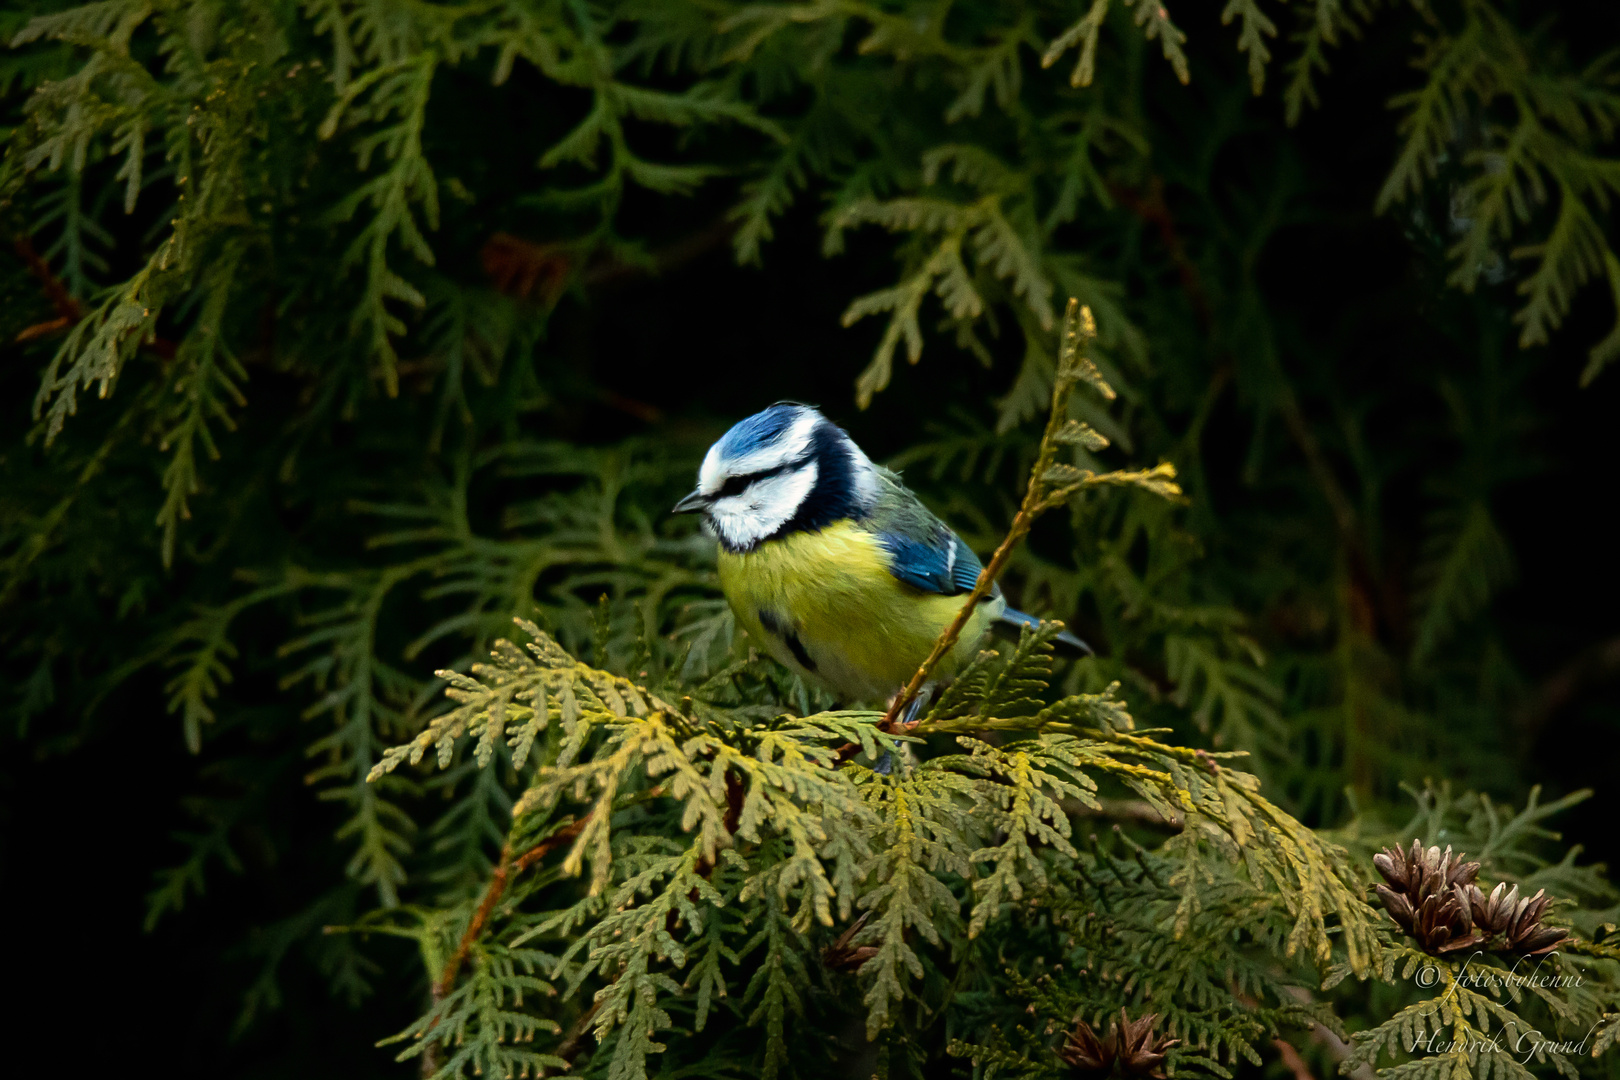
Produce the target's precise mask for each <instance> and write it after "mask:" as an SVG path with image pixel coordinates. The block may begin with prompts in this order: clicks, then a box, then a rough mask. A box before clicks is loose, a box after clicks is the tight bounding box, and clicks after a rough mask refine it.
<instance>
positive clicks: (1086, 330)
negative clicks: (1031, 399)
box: [878, 297, 1112, 734]
mask: <svg viewBox="0 0 1620 1080" xmlns="http://www.w3.org/2000/svg"><path fill="white" fill-rule="evenodd" d="M1096 336H1097V324H1096V322H1095V320H1093V319H1092V317H1091V309H1090V308H1089V307H1082V306H1081V305H1080V301H1078V300H1076V299H1074V298H1072V297H1071V298H1070V300H1069V307H1068V310H1067V311H1066V312H1065V313H1064V317H1063V342H1062V346H1061V349H1060V351H1059V356H1058V366H1057V374H1056V376H1055V377H1054V380H1053V383H1052V407H1051V411H1050V412H1049V413H1048V414H1047V417H1046V431H1045V432H1044V433H1043V434H1042V435H1041V446H1040V450H1039V451H1038V452H1037V453H1036V455H1035V465H1034V467H1033V468H1032V469H1031V470H1030V473H1029V485H1028V486H1027V487H1026V488H1025V489H1024V500H1023V502H1022V503H1021V504H1020V505H1019V507H1018V513H1017V514H1016V515H1015V516H1014V517H1013V521H1012V525H1011V526H1010V527H1009V528H1008V529H1007V535H1006V536H1005V537H1003V538H1002V541H1001V544H1000V546H998V547H997V548H996V551H995V554H993V555H992V556H990V562H989V563H988V564H986V565H985V567H984V569H982V570H980V571H979V580H978V581H977V582H975V583H974V585H973V591H972V592H970V593H968V596H967V600H966V601H965V602H964V603H963V604H962V610H960V611H958V612H957V613H956V618H955V619H953V620H951V624H950V625H949V626H947V627H946V628H945V631H944V633H942V634H940V635H939V638H938V640H936V641H935V642H934V647H933V649H932V650H931V651H930V652H929V653H928V657H927V659H925V660H924V661H923V662H922V664H921V665H920V666H919V667H918V668H917V671H916V673H915V674H913V675H912V676H911V681H910V682H908V683H907V684H906V687H905V689H904V690H902V691H901V692H900V693H899V694H897V695H896V696H895V699H894V700H893V701H892V702H890V703H889V709H888V711H887V712H885V713H884V714H883V719H882V720H881V721H880V722H879V723H878V727H879V728H880V729H881V730H883V731H886V732H889V733H891V734H893V733H894V731H895V726H896V723H897V720H898V718H899V717H900V716H901V715H902V714H903V713H904V712H905V709H906V706H908V705H910V704H911V701H912V699H914V698H915V697H916V696H917V694H918V692H919V691H921V690H922V687H923V684H924V683H926V682H927V681H928V676H929V675H931V674H932V673H933V671H934V669H935V668H936V667H938V666H939V663H940V661H941V660H943V659H944V658H945V657H946V656H947V655H948V654H949V653H950V651H951V650H952V649H954V648H955V647H956V643H957V642H958V641H959V640H960V639H961V637H962V631H963V630H964V629H965V628H966V627H967V624H968V620H970V619H971V618H972V617H973V612H974V609H975V608H977V607H978V606H979V604H980V602H982V601H983V600H984V598H985V597H987V596H989V595H990V590H991V589H993V588H994V587H995V584H996V579H997V578H998V577H1000V576H1001V571H1002V570H1003V569H1005V568H1006V565H1007V560H1008V559H1010V558H1011V557H1012V553H1013V550H1014V549H1015V548H1016V547H1017V546H1018V543H1019V541H1021V540H1023V539H1024V537H1025V536H1027V535H1029V530H1030V528H1031V527H1032V526H1033V525H1034V524H1035V519H1036V518H1038V517H1040V516H1041V514H1043V513H1045V512H1046V511H1047V510H1050V509H1051V508H1052V507H1053V506H1055V505H1056V504H1057V503H1058V502H1061V501H1062V499H1063V498H1066V497H1067V495H1068V494H1069V491H1068V490H1067V489H1065V490H1063V491H1061V492H1059V493H1058V494H1057V496H1056V498H1054V493H1053V490H1052V485H1051V483H1050V481H1049V479H1048V475H1049V473H1050V472H1051V469H1052V465H1053V463H1054V461H1055V459H1056V457H1057V452H1058V447H1059V445H1061V443H1060V440H1059V439H1058V433H1059V432H1060V431H1062V430H1063V428H1064V425H1065V424H1066V423H1067V422H1068V418H1069V396H1070V394H1071V393H1072V392H1073V390H1074V384H1075V383H1076V382H1078V381H1079V380H1080V379H1081V378H1082V377H1085V376H1084V373H1085V371H1086V368H1087V367H1088V366H1089V361H1086V360H1085V359H1084V357H1083V355H1082V350H1083V349H1084V348H1085V346H1086V345H1088V344H1089V343H1090V342H1091V341H1092V339H1093V338H1095V337H1096ZM1093 381H1095V382H1097V383H1098V385H1099V386H1103V387H1106V384H1105V383H1102V381H1101V379H1100V377H1099V378H1095V379H1094V380H1093ZM1109 394H1110V395H1111V394H1112V391H1109Z"/></svg>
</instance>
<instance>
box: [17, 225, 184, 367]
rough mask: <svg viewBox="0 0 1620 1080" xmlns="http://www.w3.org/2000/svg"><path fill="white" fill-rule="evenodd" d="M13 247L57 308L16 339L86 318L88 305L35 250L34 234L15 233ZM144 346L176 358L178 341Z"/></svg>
mask: <svg viewBox="0 0 1620 1080" xmlns="http://www.w3.org/2000/svg"><path fill="white" fill-rule="evenodd" d="M11 248H12V250H13V251H15V252H16V253H17V257H18V258H19V259H21V260H22V261H23V264H24V265H26V266H27V267H28V272H29V273H30V274H33V275H34V277H35V278H37V279H38V280H39V283H40V285H41V286H43V287H44V290H45V298H46V299H47V300H49V301H50V302H51V307H53V308H55V309H56V318H54V319H46V320H45V321H44V322H37V323H34V324H33V325H32V326H25V327H23V329H22V330H21V331H19V332H18V334H17V336H16V337H15V338H14V339H13V340H14V341H18V342H23V341H32V340H34V339H35V338H41V337H46V336H47V335H50V334H54V333H56V332H57V331H58V330H66V329H67V328H68V327H70V326H72V325H73V324H74V323H76V322H78V321H79V320H80V319H82V318H84V305H83V304H81V303H79V301H78V298H77V297H75V296H74V295H73V293H71V292H70V291H68V287H67V285H66V284H65V283H63V281H62V279H61V278H59V277H57V276H56V273H55V272H54V271H53V270H52V269H51V264H50V263H48V262H46V261H45V258H44V256H42V255H40V253H39V252H37V251H35V250H34V238H33V237H31V236H29V235H28V234H27V233H23V234H22V235H20V236H14V237H12V240H11ZM142 345H143V346H144V347H145V348H146V349H147V350H148V351H149V352H151V353H152V354H153V355H155V356H157V357H158V358H160V359H163V360H173V359H174V354H175V343H174V342H172V341H170V340H169V339H168V338H161V337H152V338H149V339H147V340H146V341H144V342H142Z"/></svg>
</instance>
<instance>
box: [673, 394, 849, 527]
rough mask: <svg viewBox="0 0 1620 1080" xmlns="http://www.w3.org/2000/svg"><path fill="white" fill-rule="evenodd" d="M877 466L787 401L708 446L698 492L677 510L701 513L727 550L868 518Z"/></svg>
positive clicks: (823, 421)
mask: <svg viewBox="0 0 1620 1080" xmlns="http://www.w3.org/2000/svg"><path fill="white" fill-rule="evenodd" d="M877 486H878V479H877V469H876V467H875V466H873V464H872V462H871V461H869V460H868V459H867V457H866V455H865V454H863V453H861V449H860V447H858V446H856V445H855V443H854V441H853V440H851V439H850V437H849V436H848V435H846V434H845V433H844V431H843V430H842V429H841V428H839V427H837V426H835V425H834V424H832V423H831V422H830V421H828V420H827V418H826V417H824V416H822V415H821V413H819V412H817V411H816V410H815V409H813V408H811V407H810V406H808V405H797V404H794V403H792V402H783V403H781V404H777V405H772V406H771V407H770V408H768V409H766V410H764V411H763V412H757V413H755V414H754V415H753V416H750V417H749V418H748V419H746V420H743V421H740V422H739V423H738V424H737V425H736V426H734V427H733V428H732V429H731V430H730V431H728V432H726V433H725V435H723V436H721V438H720V441H719V442H717V443H715V444H714V445H713V446H711V447H709V452H708V454H707V455H706V456H705V457H704V458H703V465H702V467H701V468H700V469H699V470H698V486H697V490H695V491H693V492H692V494H690V495H688V496H687V497H686V498H684V499H682V500H681V501H680V502H679V503H677V504H676V505H675V510H674V512H675V513H677V514H696V513H701V514H702V515H703V518H704V523H705V525H707V526H708V527H709V529H710V530H711V531H713V533H714V534H715V536H716V537H717V538H718V539H719V541H720V543H721V544H722V545H723V546H725V548H726V549H727V550H729V551H734V552H741V551H750V550H752V549H753V548H754V547H756V546H758V545H759V544H760V543H761V542H762V541H765V540H771V539H774V538H776V537H778V536H785V535H787V534H788V533H792V532H800V531H815V530H817V529H822V528H825V527H826V526H828V525H830V524H832V523H833V522H834V521H838V520H840V519H842V518H858V517H863V516H865V514H866V513H867V512H868V511H869V510H870V508H871V505H872V503H873V501H874V500H875V499H876V497H877Z"/></svg>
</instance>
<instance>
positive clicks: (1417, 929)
mask: <svg viewBox="0 0 1620 1080" xmlns="http://www.w3.org/2000/svg"><path fill="white" fill-rule="evenodd" d="M1373 865H1374V866H1376V867H1378V872H1379V873H1380V874H1382V875H1384V880H1385V881H1387V882H1388V883H1389V884H1387V885H1379V886H1378V887H1377V889H1378V898H1379V899H1380V900H1382V901H1383V902H1384V909H1385V910H1386V911H1388V912H1389V914H1390V917H1391V918H1393V919H1394V920H1395V921H1396V922H1397V923H1399V924H1400V927H1401V929H1402V930H1405V931H1406V932H1407V933H1408V934H1410V935H1411V936H1412V937H1413V938H1415V939H1416V940H1417V943H1418V945H1419V946H1420V947H1421V948H1422V949H1423V950H1424V951H1425V952H1428V953H1431V954H1434V955H1441V954H1444V953H1449V952H1455V951H1457V950H1458V949H1466V948H1473V947H1483V948H1488V949H1495V950H1499V951H1502V952H1512V953H1517V954H1519V955H1520V956H1545V955H1546V954H1547V953H1550V952H1552V951H1553V950H1554V949H1556V948H1558V946H1559V944H1561V943H1562V942H1563V940H1564V939H1565V938H1567V937H1568V936H1569V931H1568V930H1560V929H1558V928H1557V927H1555V926H1542V925H1541V918H1542V916H1543V915H1544V914H1546V911H1547V905H1548V904H1550V903H1551V902H1552V900H1551V898H1550V897H1548V896H1547V895H1546V892H1545V890H1537V892H1536V895H1534V896H1530V897H1520V896H1519V887H1518V886H1517V885H1514V886H1513V887H1512V888H1509V887H1508V886H1507V883H1506V882H1503V883H1502V884H1500V885H1498V886H1497V887H1496V888H1494V889H1492V890H1491V894H1490V895H1489V896H1486V895H1485V893H1484V891H1483V890H1482V889H1480V887H1479V886H1478V885H1476V884H1474V878H1475V877H1477V876H1478V874H1479V863H1477V862H1464V861H1463V856H1462V855H1460V854H1458V855H1452V853H1451V848H1449V847H1448V848H1446V850H1445V851H1444V852H1442V851H1441V850H1440V849H1439V848H1438V847H1431V848H1427V849H1425V848H1424V847H1423V845H1422V843H1420V842H1419V841H1417V840H1413V841H1412V847H1411V848H1410V849H1409V850H1402V849H1400V848H1385V849H1384V850H1383V851H1382V852H1380V853H1379V854H1377V855H1374V856H1373Z"/></svg>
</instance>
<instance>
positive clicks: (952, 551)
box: [878, 526, 984, 596]
mask: <svg viewBox="0 0 1620 1080" xmlns="http://www.w3.org/2000/svg"><path fill="white" fill-rule="evenodd" d="M878 543H880V544H882V545H883V548H884V550H885V551H887V552H888V553H889V573H891V574H893V575H894V576H895V577H897V578H899V579H900V580H901V581H903V582H905V583H906V584H907V585H911V586H913V587H915V588H918V589H921V590H923V591H924V592H931V593H938V594H939V595H941V596H960V595H962V594H963V593H968V592H972V591H973V586H974V585H975V584H976V583H977V582H978V580H979V571H980V570H982V569H984V567H983V565H982V564H981V563H980V562H979V557H978V556H977V555H975V554H973V549H972V548H970V547H968V546H967V545H966V544H964V543H963V542H962V538H961V537H960V536H957V535H956V534H955V533H953V532H951V531H950V530H949V529H947V528H944V527H943V526H941V527H940V528H939V529H938V530H937V531H935V532H934V534H933V535H932V536H930V537H928V538H927V539H926V540H919V539H917V538H916V537H914V536H905V535H902V534H901V533H893V532H884V533H878Z"/></svg>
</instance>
